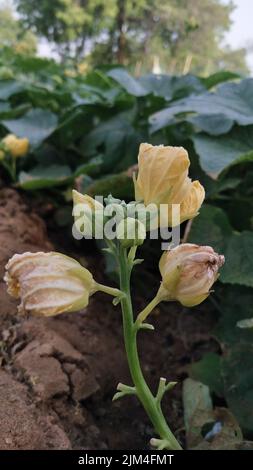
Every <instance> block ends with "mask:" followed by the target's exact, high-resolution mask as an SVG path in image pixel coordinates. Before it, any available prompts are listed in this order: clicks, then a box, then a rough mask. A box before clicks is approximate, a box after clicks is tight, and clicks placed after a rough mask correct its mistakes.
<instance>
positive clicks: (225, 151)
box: [192, 126, 253, 175]
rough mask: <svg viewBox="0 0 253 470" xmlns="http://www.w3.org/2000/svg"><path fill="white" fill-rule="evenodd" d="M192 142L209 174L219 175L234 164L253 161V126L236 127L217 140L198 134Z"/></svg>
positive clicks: (202, 165)
mask: <svg viewBox="0 0 253 470" xmlns="http://www.w3.org/2000/svg"><path fill="white" fill-rule="evenodd" d="M192 140H193V142H194V146H195V150H196V152H197V154H198V155H199V159H200V165H201V167H202V168H203V170H205V171H206V173H208V174H213V175H218V174H219V173H220V172H221V171H222V170H224V169H225V168H227V167H228V166H230V165H232V164H235V163H242V162H243V161H244V160H245V161H253V126H246V127H236V128H234V129H232V130H231V132H229V134H227V135H223V136H219V137H216V138H213V137H211V136H208V135H206V134H203V133H201V134H196V135H193V137H192Z"/></svg>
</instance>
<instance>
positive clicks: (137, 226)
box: [116, 217, 146, 248]
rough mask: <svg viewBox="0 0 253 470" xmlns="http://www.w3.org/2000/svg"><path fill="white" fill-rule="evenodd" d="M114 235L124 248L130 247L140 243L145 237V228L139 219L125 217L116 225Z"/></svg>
mask: <svg viewBox="0 0 253 470" xmlns="http://www.w3.org/2000/svg"><path fill="white" fill-rule="evenodd" d="M116 235H117V239H118V240H120V243H121V245H122V246H123V247H124V248H130V247H131V246H139V245H142V243H143V242H144V240H145V238H146V230H145V226H144V225H143V224H142V223H141V222H140V221H139V220H137V219H133V218H132V217H127V218H126V219H124V220H121V221H120V222H119V224H118V225H117V228H116Z"/></svg>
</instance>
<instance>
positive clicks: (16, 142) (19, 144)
mask: <svg viewBox="0 0 253 470" xmlns="http://www.w3.org/2000/svg"><path fill="white" fill-rule="evenodd" d="M2 143H3V144H4V146H5V148H6V150H7V151H8V152H10V154H11V155H12V156H13V157H14V158H17V157H23V156H24V155H26V154H27V152H28V149H29V140H28V139H27V138H26V137H24V138H23V139H19V138H18V137H16V136H15V135H14V134H8V135H7V136H6V137H4V139H3V140H2Z"/></svg>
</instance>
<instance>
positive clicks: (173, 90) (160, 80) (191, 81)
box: [139, 73, 205, 100]
mask: <svg viewBox="0 0 253 470" xmlns="http://www.w3.org/2000/svg"><path fill="white" fill-rule="evenodd" d="M139 83H141V84H142V85H143V86H144V88H145V89H146V90H147V91H148V93H150V94H151V93H152V94H153V95H155V96H160V97H162V98H165V99H166V100H172V99H174V100H175V99H180V98H183V97H184V96H188V95H190V94H191V93H201V92H203V91H204V90H205V88H204V86H203V85H202V84H201V81H200V80H199V79H198V78H197V77H195V76H194V75H183V76H171V75H155V74H151V73H150V74H147V75H143V76H142V77H140V79H139Z"/></svg>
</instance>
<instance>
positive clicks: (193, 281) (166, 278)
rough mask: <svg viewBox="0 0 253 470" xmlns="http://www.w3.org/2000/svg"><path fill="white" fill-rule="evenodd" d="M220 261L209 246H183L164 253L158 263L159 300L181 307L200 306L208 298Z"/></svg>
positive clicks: (222, 261) (186, 244)
mask: <svg viewBox="0 0 253 470" xmlns="http://www.w3.org/2000/svg"><path fill="white" fill-rule="evenodd" d="M224 261H225V258H224V256H222V255H218V254H217V253H215V251H214V250H213V248H211V247H210V246H198V245H194V244H191V243H185V244H182V245H179V246H177V247H176V248H173V249H172V250H169V251H165V252H164V253H163V255H162V257H161V259H160V263H159V269H160V272H161V275H162V284H161V287H160V289H159V291H158V297H159V299H160V300H177V301H179V302H180V303H181V304H182V305H184V306H185V307H193V306H194V305H198V304H200V303H201V302H203V300H205V299H206V298H207V297H208V295H209V294H210V289H211V287H212V285H213V283H214V282H215V281H216V279H217V278H218V276H219V274H218V270H219V268H220V267H221V266H222V265H223V264H224Z"/></svg>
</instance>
